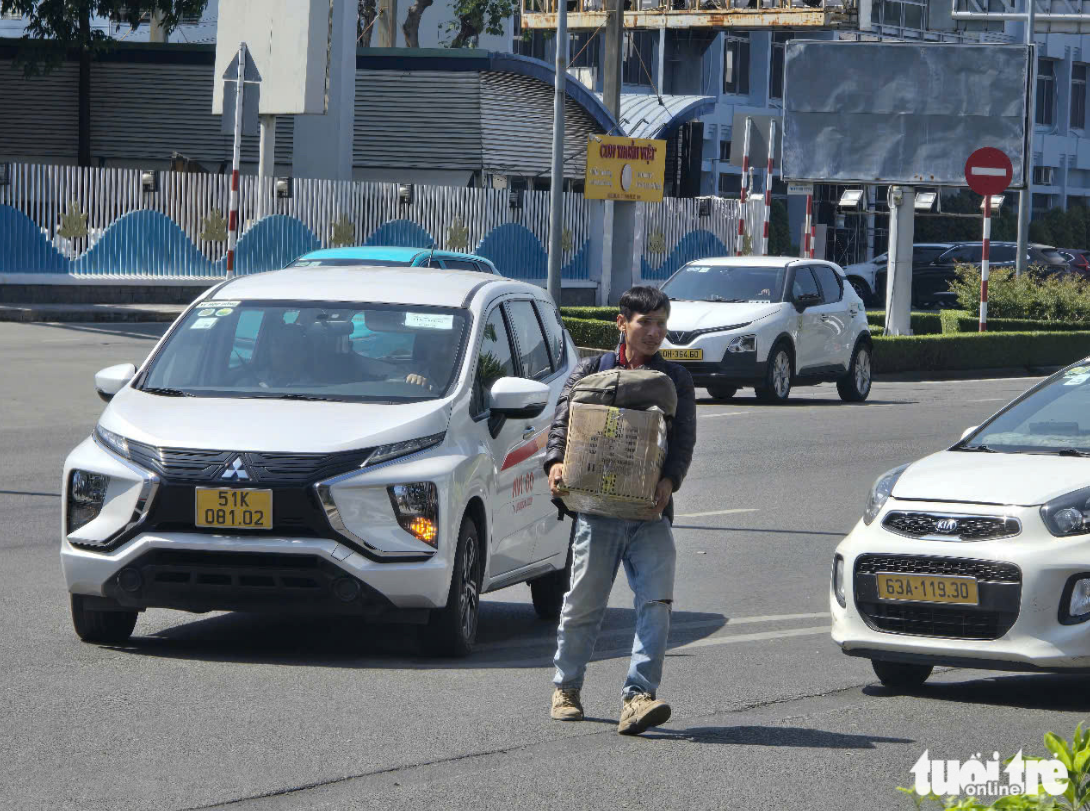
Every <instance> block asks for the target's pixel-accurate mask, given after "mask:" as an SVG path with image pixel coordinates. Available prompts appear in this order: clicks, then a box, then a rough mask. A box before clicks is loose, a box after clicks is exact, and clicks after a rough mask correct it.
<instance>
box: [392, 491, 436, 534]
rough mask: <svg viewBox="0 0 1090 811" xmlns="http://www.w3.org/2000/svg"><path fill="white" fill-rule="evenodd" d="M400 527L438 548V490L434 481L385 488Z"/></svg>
mask: <svg viewBox="0 0 1090 811" xmlns="http://www.w3.org/2000/svg"><path fill="white" fill-rule="evenodd" d="M386 490H387V492H388V493H389V494H390V503H391V504H393V506H394V514H395V515H396V516H397V522H398V523H399V524H400V525H401V528H402V529H404V530H405V531H406V532H408V533H409V534H410V535H412V536H413V537H414V538H416V539H417V540H419V541H423V542H424V543H426V544H428V546H431V547H434V548H436V549H438V548H439V491H438V489H437V488H436V486H435V483H434V482H413V483H411V484H395V485H394V486H393V487H388V488H386Z"/></svg>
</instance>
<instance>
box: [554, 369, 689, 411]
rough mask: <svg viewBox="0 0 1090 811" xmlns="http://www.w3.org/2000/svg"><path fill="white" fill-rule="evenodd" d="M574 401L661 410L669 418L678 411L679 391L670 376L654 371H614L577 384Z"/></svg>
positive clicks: (573, 395) (641, 409)
mask: <svg viewBox="0 0 1090 811" xmlns="http://www.w3.org/2000/svg"><path fill="white" fill-rule="evenodd" d="M570 402H571V404H572V405H575V404H576V403H586V404H588V405H604V406H611V407H613V408H631V409H635V410H637V411H646V410H647V409H649V408H658V409H659V410H660V411H661V412H662V413H663V414H664V415H666V417H668V418H669V417H673V416H674V414H675V413H676V412H677V389H676V388H674V381H673V380H671V379H670V376H669V375H666V374H663V373H662V372H656V371H655V370H654V369H621V368H614V369H610V370H608V371H605V372H597V373H595V374H592V375H587V376H586V377H584V378H583V379H582V380H580V381H579V382H578V383H576V384H575V386H574V388H573V389H572V392H571V399H570Z"/></svg>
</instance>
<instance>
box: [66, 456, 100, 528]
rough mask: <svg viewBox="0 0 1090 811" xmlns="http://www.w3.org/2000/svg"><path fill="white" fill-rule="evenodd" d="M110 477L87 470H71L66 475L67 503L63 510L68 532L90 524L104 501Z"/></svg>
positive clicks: (96, 516)
mask: <svg viewBox="0 0 1090 811" xmlns="http://www.w3.org/2000/svg"><path fill="white" fill-rule="evenodd" d="M109 486H110V477H109V476H105V475H103V474H101V473H92V472H90V471H88V470H73V471H72V472H71V473H70V474H69V476H68V503H67V505H66V507H67V509H66V510H65V517H66V525H67V530H68V534H69V535H71V534H72V533H73V532H75V531H76V530H77V529H79V528H80V527H84V526H86V525H87V524H90V523H91V522H92V521H94V520H95V519H96V518H98V515H99V513H101V512H102V505H103V504H105V503H106V488H107V487H109Z"/></svg>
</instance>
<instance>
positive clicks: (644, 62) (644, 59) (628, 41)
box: [621, 31, 658, 86]
mask: <svg viewBox="0 0 1090 811" xmlns="http://www.w3.org/2000/svg"><path fill="white" fill-rule="evenodd" d="M657 36H658V33H657V32H655V31H625V32H624V62H623V64H622V67H621V82H622V83H623V84H635V85H648V86H650V84H651V71H652V70H653V69H654V66H655V38H656V37H657Z"/></svg>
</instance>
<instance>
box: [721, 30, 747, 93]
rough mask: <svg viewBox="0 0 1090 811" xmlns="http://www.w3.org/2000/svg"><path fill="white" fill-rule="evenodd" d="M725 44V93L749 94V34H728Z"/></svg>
mask: <svg viewBox="0 0 1090 811" xmlns="http://www.w3.org/2000/svg"><path fill="white" fill-rule="evenodd" d="M723 39H724V42H723V92H724V93H738V94H741V95H743V96H744V95H746V94H748V93H749V32H748V31H738V32H731V33H729V34H727V35H726V36H725V37H724V38H723Z"/></svg>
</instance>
